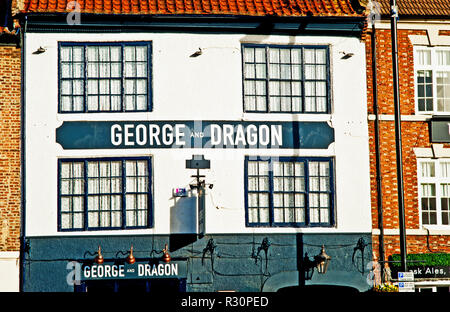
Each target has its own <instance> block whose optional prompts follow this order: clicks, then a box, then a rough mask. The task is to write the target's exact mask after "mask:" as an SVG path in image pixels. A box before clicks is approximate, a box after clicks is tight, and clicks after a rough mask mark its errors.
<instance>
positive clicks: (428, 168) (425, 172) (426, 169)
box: [420, 162, 435, 177]
mask: <svg viewBox="0 0 450 312" xmlns="http://www.w3.org/2000/svg"><path fill="white" fill-rule="evenodd" d="M420 168H421V173H422V174H421V176H422V177H434V176H435V170H434V162H422V163H420Z"/></svg>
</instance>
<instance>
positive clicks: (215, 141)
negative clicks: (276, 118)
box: [111, 124, 450, 147]
mask: <svg viewBox="0 0 450 312" xmlns="http://www.w3.org/2000/svg"><path fill="white" fill-rule="evenodd" d="M186 127H187V126H186V125H184V124H175V125H171V124H163V125H162V126H160V125H157V124H150V125H145V124H138V125H134V124H124V125H123V126H121V125H118V124H114V125H112V126H111V144H112V145H114V146H120V145H122V144H123V145H125V146H135V145H139V146H144V145H147V144H149V145H151V146H154V145H157V146H160V145H166V146H170V145H173V144H176V145H177V146H184V145H186V141H187V140H188V139H190V138H192V137H194V138H203V137H204V133H203V132H201V131H193V132H191V134H190V137H189V138H188V137H185V136H186V134H187V133H185V131H184V130H185V128H186ZM209 127H210V140H209V142H208V144H210V146H211V147H214V146H218V145H220V144H222V145H223V146H230V147H231V146H240V147H244V146H247V145H250V146H257V145H259V146H269V145H270V146H273V147H280V146H281V145H282V144H283V132H282V130H283V129H282V126H281V125H270V126H269V125H264V124H263V125H259V126H256V125H254V124H250V125H248V126H247V127H245V126H244V125H239V124H238V125H232V124H224V125H222V126H221V125H218V124H211V125H210V126H209ZM449 131H450V130H449Z"/></svg>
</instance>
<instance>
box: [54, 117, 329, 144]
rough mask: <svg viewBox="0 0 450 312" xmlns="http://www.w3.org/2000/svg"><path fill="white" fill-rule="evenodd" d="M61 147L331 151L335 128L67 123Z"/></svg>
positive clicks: (258, 124) (59, 137)
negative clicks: (301, 149)
mask: <svg viewBox="0 0 450 312" xmlns="http://www.w3.org/2000/svg"><path fill="white" fill-rule="evenodd" d="M56 142H57V143H59V144H60V145H61V146H62V147H63V148H64V149H131V148H236V149H239V148H244V149H246V148H266V149H267V148H268V149H273V148H279V149H298V148H305V149H326V148H328V146H329V145H330V144H331V143H333V142H334V129H333V128H332V127H330V125H329V124H328V123H327V122H297V121H289V122H288V121H280V122H273V121H267V122H266V121H264V122H262V121H252V122H249V121H195V120H194V121H192V120H191V121H64V122H63V124H62V125H61V126H60V127H59V128H57V129H56Z"/></svg>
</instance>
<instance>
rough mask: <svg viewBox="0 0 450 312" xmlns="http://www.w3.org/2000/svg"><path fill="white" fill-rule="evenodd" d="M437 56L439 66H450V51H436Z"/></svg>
mask: <svg viewBox="0 0 450 312" xmlns="http://www.w3.org/2000/svg"><path fill="white" fill-rule="evenodd" d="M436 55H437V63H438V65H441V66H447V65H450V51H449V50H442V51H436Z"/></svg>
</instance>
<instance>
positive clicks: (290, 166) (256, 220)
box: [245, 157, 334, 227]
mask: <svg viewBox="0 0 450 312" xmlns="http://www.w3.org/2000/svg"><path fill="white" fill-rule="evenodd" d="M332 166H333V161H332V159H331V158H325V157H324V158H322V157H320V158H304V157H271V158H255V157H252V158H250V157H246V160H245V176H246V179H245V181H246V182H245V194H246V195H245V196H246V200H245V202H246V219H247V222H246V224H247V225H248V226H274V227H276V226H293V227H308V226H332V225H333V218H334V217H333V203H334V194H333V189H334V188H333V168H332Z"/></svg>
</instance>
